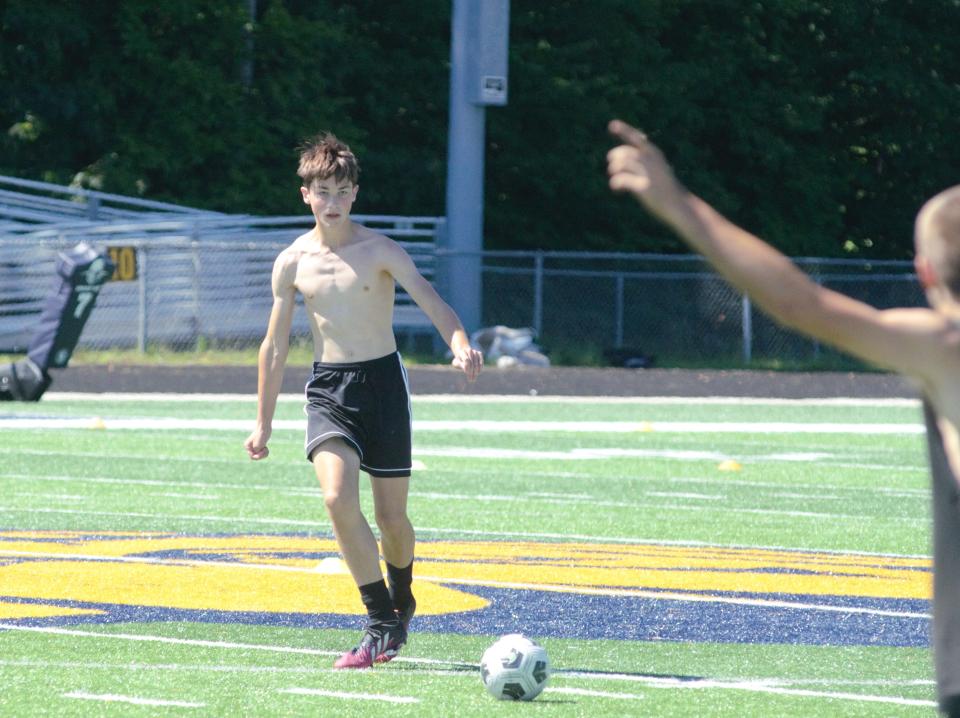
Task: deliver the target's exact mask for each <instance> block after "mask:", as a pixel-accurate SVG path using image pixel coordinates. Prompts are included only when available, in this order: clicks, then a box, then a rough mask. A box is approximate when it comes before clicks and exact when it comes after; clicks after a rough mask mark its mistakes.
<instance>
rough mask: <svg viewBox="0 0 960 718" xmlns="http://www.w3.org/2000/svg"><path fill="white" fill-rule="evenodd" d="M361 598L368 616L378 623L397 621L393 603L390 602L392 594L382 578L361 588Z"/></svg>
mask: <svg viewBox="0 0 960 718" xmlns="http://www.w3.org/2000/svg"><path fill="white" fill-rule="evenodd" d="M360 598H361V599H363V605H364V606H366V607H367V615H368V616H370V620H371V621H372V622H376V623H382V622H385V621H396V620H397V615H396V614H395V613H394V612H393V603H391V601H390V592H389V591H387V585H386V584H385V583H384V582H383V579H382V578H381V579H380V580H379V581H374V582H373V583H368V584H366V585H364V586H361V587H360Z"/></svg>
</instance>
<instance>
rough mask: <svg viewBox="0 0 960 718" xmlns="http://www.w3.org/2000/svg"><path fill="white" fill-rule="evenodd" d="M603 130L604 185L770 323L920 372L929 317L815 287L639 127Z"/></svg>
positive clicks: (931, 333) (938, 327)
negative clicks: (684, 180) (704, 196)
mask: <svg viewBox="0 0 960 718" xmlns="http://www.w3.org/2000/svg"><path fill="white" fill-rule="evenodd" d="M610 132H611V133H612V134H613V135H614V136H615V137H617V138H618V139H620V140H621V141H622V142H623V144H622V145H620V146H619V147H615V148H614V149H612V150H611V151H610V152H609V154H608V155H607V165H608V166H607V169H608V173H609V175H610V187H611V188H612V189H613V190H615V191H618V192H628V193H630V194H632V195H633V196H634V197H636V199H637V200H638V201H639V202H640V203H641V204H643V205H644V206H645V207H646V209H647V210H648V211H649V212H650V213H651V214H652V215H654V216H655V217H656V218H657V219H659V220H660V221H661V222H663V223H664V224H666V225H667V226H668V227H670V228H671V229H672V230H673V231H674V232H676V234H677V235H678V236H679V237H680V238H681V239H683V240H684V241H685V242H686V243H687V244H688V245H689V246H690V247H691V248H692V249H694V250H695V251H697V252H699V253H700V254H702V255H703V256H704V257H705V258H706V259H707V260H708V261H709V262H710V263H711V264H712V265H713V266H714V268H715V269H716V270H717V271H718V272H719V273H720V274H722V275H723V276H724V277H725V278H726V279H727V280H728V281H729V282H730V283H731V284H733V285H734V286H735V287H736V288H737V289H739V290H740V291H742V292H744V293H746V294H747V295H749V296H750V298H751V299H752V300H753V301H754V302H755V303H756V304H757V305H759V306H760V307H761V308H762V309H763V310H764V311H765V312H767V313H768V314H770V315H771V316H772V317H773V318H774V319H775V320H776V321H778V322H779V323H781V324H783V325H785V326H787V327H790V328H792V329H795V330H797V331H799V332H802V333H804V334H808V335H810V336H812V337H815V338H817V339H819V340H821V341H823V342H826V343H829V344H832V345H834V346H836V347H838V348H840V349H842V350H844V351H846V352H849V353H850V354H853V355H856V356H858V357H861V358H863V359H866V360H867V361H870V362H872V363H874V364H877V365H879V366H882V367H886V368H889V369H895V370H897V371H900V372H902V373H905V374H908V375H911V376H914V377H917V378H920V379H923V378H925V377H926V374H927V370H928V368H929V367H928V366H927V364H928V363H929V362H930V357H929V356H927V357H925V356H923V355H924V354H925V353H926V352H925V351H924V350H923V346H924V343H926V344H927V345H929V347H930V348H931V349H933V348H934V347H936V346H938V344H939V342H937V341H935V340H934V338H935V336H936V335H937V334H939V333H940V332H942V331H944V330H945V327H944V323H943V321H942V319H940V318H939V317H938V316H937V315H936V314H934V313H933V312H931V311H929V310H926V309H897V310H886V311H881V310H878V309H876V308H874V307H871V306H870V305H868V304H864V303H863V302H860V301H858V300H856V299H853V298H851V297H848V296H846V295H844V294H840V293H839V292H835V291H832V290H830V289H827V288H825V287H822V286H820V285H819V284H817V283H816V282H814V281H812V280H811V279H810V278H809V277H808V276H807V275H806V274H805V273H804V272H802V271H801V270H800V269H798V268H797V267H796V265H794V264H793V262H791V261H790V260H789V259H788V258H787V257H786V256H784V255H783V254H782V253H780V252H779V251H777V250H776V249H774V248H773V247H771V246H770V245H769V244H767V243H766V242H764V241H762V240H761V239H759V238H757V237H755V236H754V235H752V234H750V233H749V232H747V231H746V230H744V229H741V228H740V227H738V226H736V225H735V224H733V223H732V222H730V221H729V220H727V219H726V218H724V217H723V216H721V215H720V214H719V213H718V212H716V211H715V210H714V209H713V208H712V207H710V205H708V204H707V203H706V202H704V201H703V200H701V199H700V198H699V197H696V196H695V195H693V194H692V193H690V192H689V191H688V190H687V189H686V188H685V187H683V186H682V185H681V184H680V182H678V181H677V179H676V178H675V177H674V174H673V171H672V170H671V168H670V166H669V165H668V164H667V162H666V160H665V159H664V157H663V154H662V153H661V152H660V150H659V149H658V148H657V147H656V146H655V145H653V143H651V142H650V141H649V140H648V139H647V137H646V135H644V134H643V133H642V132H640V131H639V130H637V129H635V128H633V127H631V126H630V125H627V124H626V123H624V122H620V121H618V120H615V121H613V122H611V123H610ZM918 342H919V345H918Z"/></svg>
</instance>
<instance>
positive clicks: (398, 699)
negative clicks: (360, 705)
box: [278, 688, 420, 703]
mask: <svg viewBox="0 0 960 718" xmlns="http://www.w3.org/2000/svg"><path fill="white" fill-rule="evenodd" d="M278 692H279V693H293V694H295V695H301V696H320V697H323V698H342V699H344V700H355V701H383V702H386V703H419V702H420V699H419V698H413V697H411V696H390V695H384V694H382V693H346V692H344V691H327V690H323V689H321V688H282V689H280V690H279V691H278Z"/></svg>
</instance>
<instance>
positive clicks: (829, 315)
mask: <svg viewBox="0 0 960 718" xmlns="http://www.w3.org/2000/svg"><path fill="white" fill-rule="evenodd" d="M610 131H611V133H612V134H613V135H614V136H615V137H617V138H618V139H619V140H620V141H622V142H623V144H622V145H621V146H619V147H616V148H614V149H613V150H611V151H610V153H609V154H608V155H607V164H608V167H607V169H608V172H609V175H610V187H611V188H612V189H614V190H616V191H618V192H628V193H630V194H632V195H633V196H634V197H636V199H637V200H639V201H640V202H641V204H643V205H644V206H645V207H646V208H647V210H648V211H649V212H650V213H651V214H652V215H654V216H655V217H656V218H657V219H659V220H660V221H662V222H663V223H664V224H666V225H667V226H668V227H670V228H671V229H672V230H673V231H674V232H676V233H677V235H679V236H680V237H681V238H682V239H683V240H684V241H685V242H686V243H687V244H688V245H690V247H691V248H692V249H694V250H696V251H697V252H699V253H700V254H702V255H703V256H704V257H705V258H706V259H707V260H709V261H710V263H711V264H712V265H713V266H714V267H715V268H716V269H717V271H719V272H720V273H721V274H722V275H723V276H724V277H725V278H726V279H727V280H728V281H729V282H730V283H731V284H733V285H734V286H735V287H737V288H738V289H739V290H740V291H742V292H745V293H747V294H748V295H749V296H750V298H751V299H752V300H753V301H754V302H756V303H757V304H759V305H760V306H761V307H762V308H763V309H764V310H765V311H766V312H767V313H768V314H770V315H771V316H772V317H773V318H774V319H775V320H776V321H778V322H779V323H780V324H782V325H784V326H786V327H790V328H792V329H794V330H796V331H799V332H803V333H804V334H808V335H809V336H812V337H814V338H816V339H819V340H821V341H823V342H827V343H829V344H832V345H834V346H836V347H838V348H839V349H842V350H844V351H846V352H848V353H850V354H853V355H854V356H858V357H861V358H862V359H866V360H867V361H870V362H872V363H874V364H877V365H879V366H881V367H884V368H887V369H891V370H894V371H897V372H900V373H902V374H904V375H906V376H908V377H910V378H912V379H913V380H914V381H915V382H916V384H917V385H918V388H919V389H920V391H921V392H922V393H923V397H924V404H925V417H926V422H927V443H928V449H929V455H930V468H931V473H932V481H933V534H934V536H933V554H934V556H933V566H934V576H933V585H934V587H933V594H934V598H933V645H934V658H935V664H936V673H937V693H938V698H939V703H940V708H941V710H943V711H944V712H945V713H946V714H948V715H950V716H955V717H958V716H960V506H958V497H960V484H958V477H960V438H958V437H960V434H958V431H957V429H958V427H960V185H958V186H955V187H952V188H950V189H947V190H944V191H943V192H941V193H940V194H938V195H936V196H935V197H933V198H932V199H930V200H929V201H928V202H927V203H926V204H925V205H924V206H923V207H922V209H921V210H920V213H919V214H918V215H917V219H916V225H915V232H914V242H915V246H916V255H915V256H916V259H915V264H916V270H917V276H918V278H919V280H920V282H921V284H922V285H923V288H924V289H925V291H926V295H927V301H928V302H929V304H930V308H929V309H927V308H909V309H888V310H879V309H875V308H874V307H871V306H869V305H867V304H864V303H862V302H860V301H857V300H855V299H852V298H850V297H847V296H846V295H843V294H839V293H837V292H834V291H831V290H830V289H826V288H825V287H822V286H820V285H818V284H816V283H815V282H813V281H811V280H810V279H809V278H808V277H807V276H806V275H805V274H804V273H803V272H801V271H800V270H799V269H798V268H797V267H796V266H795V265H794V264H793V263H792V262H790V260H789V259H787V257H785V256H784V255H783V254H781V253H780V252H778V251H777V250H775V249H774V248H773V247H771V246H770V245H768V244H766V243H765V242H763V241H762V240H760V239H758V238H757V237H755V236H753V235H752V234H750V233H748V232H747V231H745V230H743V229H741V228H740V227H737V226H736V225H734V224H732V223H731V222H729V221H728V220H727V219H725V218H724V217H722V216H721V215H720V214H718V213H717V212H716V211H715V210H714V209H713V208H711V207H710V206H709V205H708V204H707V203H706V202H704V201H703V200H701V199H699V198H698V197H696V196H694V195H693V194H691V193H690V192H689V191H688V190H687V189H686V188H684V187H683V186H682V185H681V184H680V183H679V182H678V181H677V179H676V178H675V177H674V175H673V172H672V170H671V169H670V166H669V165H668V164H667V162H666V161H665V159H664V157H663V155H662V154H661V153H660V151H659V150H658V149H657V148H656V147H655V146H654V145H653V144H652V143H651V142H650V141H649V140H648V139H647V138H646V136H645V135H644V134H643V133H642V132H640V131H639V130H636V129H634V128H633V127H631V126H629V125H627V124H626V123H623V122H620V121H618V120H614V121H613V122H611V123H610Z"/></svg>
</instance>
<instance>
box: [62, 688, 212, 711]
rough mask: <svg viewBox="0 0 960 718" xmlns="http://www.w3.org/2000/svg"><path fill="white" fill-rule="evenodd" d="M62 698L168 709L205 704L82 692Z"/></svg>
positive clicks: (64, 695) (200, 706)
mask: <svg viewBox="0 0 960 718" xmlns="http://www.w3.org/2000/svg"><path fill="white" fill-rule="evenodd" d="M63 697H64V698H77V699H80V700H85V701H102V702H105V703H130V704H132V705H135V706H163V707H170V708H203V707H205V706H206V703H195V702H193V701H172V700H166V699H160V698H137V697H135V696H119V695H115V694H113V693H85V692H84V691H73V692H72V693H64V694H63Z"/></svg>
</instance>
